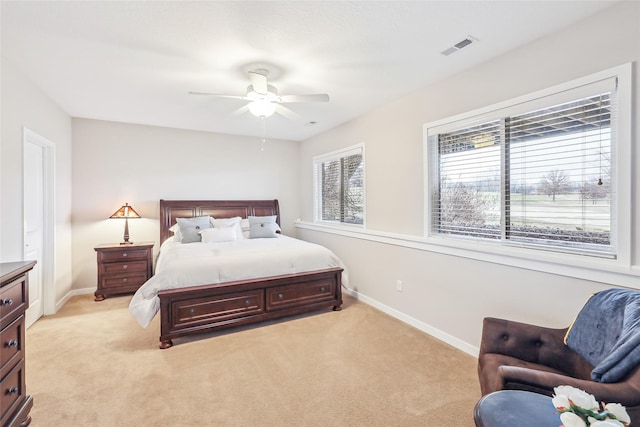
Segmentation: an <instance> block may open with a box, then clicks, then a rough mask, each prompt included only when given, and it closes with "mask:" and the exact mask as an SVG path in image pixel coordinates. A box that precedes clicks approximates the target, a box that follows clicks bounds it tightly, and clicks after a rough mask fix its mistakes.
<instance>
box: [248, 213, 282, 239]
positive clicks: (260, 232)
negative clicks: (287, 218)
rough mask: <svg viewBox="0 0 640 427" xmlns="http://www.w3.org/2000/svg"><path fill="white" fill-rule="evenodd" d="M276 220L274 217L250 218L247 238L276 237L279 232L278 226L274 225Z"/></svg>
mask: <svg viewBox="0 0 640 427" xmlns="http://www.w3.org/2000/svg"><path fill="white" fill-rule="evenodd" d="M276 218H277V216H276V215H271V216H250V217H249V237H250V238H251V239H258V238H264V237H278V235H277V232H278V231H280V226H278V224H277V223H276Z"/></svg>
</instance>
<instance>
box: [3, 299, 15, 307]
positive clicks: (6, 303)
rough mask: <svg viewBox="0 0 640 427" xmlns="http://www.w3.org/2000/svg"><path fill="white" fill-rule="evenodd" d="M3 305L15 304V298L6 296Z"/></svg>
mask: <svg viewBox="0 0 640 427" xmlns="http://www.w3.org/2000/svg"><path fill="white" fill-rule="evenodd" d="M2 305H3V306H5V305H13V298H4V299H3V300H2Z"/></svg>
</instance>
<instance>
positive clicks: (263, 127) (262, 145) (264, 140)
mask: <svg viewBox="0 0 640 427" xmlns="http://www.w3.org/2000/svg"><path fill="white" fill-rule="evenodd" d="M260 120H261V121H262V142H261V143H260V151H264V143H265V142H267V139H266V136H265V135H266V131H265V128H266V125H265V122H264V116H261V117H260Z"/></svg>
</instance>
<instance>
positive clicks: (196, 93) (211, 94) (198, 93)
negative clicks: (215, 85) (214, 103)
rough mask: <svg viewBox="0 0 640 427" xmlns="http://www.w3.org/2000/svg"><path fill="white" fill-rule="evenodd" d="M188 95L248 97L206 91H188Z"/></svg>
mask: <svg viewBox="0 0 640 427" xmlns="http://www.w3.org/2000/svg"><path fill="white" fill-rule="evenodd" d="M189 95H203V96H215V97H218V98H233V99H248V98H247V97H246V96H238V95H222V94H219V93H208V92H189Z"/></svg>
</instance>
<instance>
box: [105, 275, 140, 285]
mask: <svg viewBox="0 0 640 427" xmlns="http://www.w3.org/2000/svg"><path fill="white" fill-rule="evenodd" d="M146 281H147V275H146V274H145V273H139V274H129V275H128V276H121V275H117V276H116V275H109V276H106V277H104V276H103V277H102V286H103V287H105V288H128V287H131V286H135V287H138V286H140V285H142V284H143V283H144V282H146Z"/></svg>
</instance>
